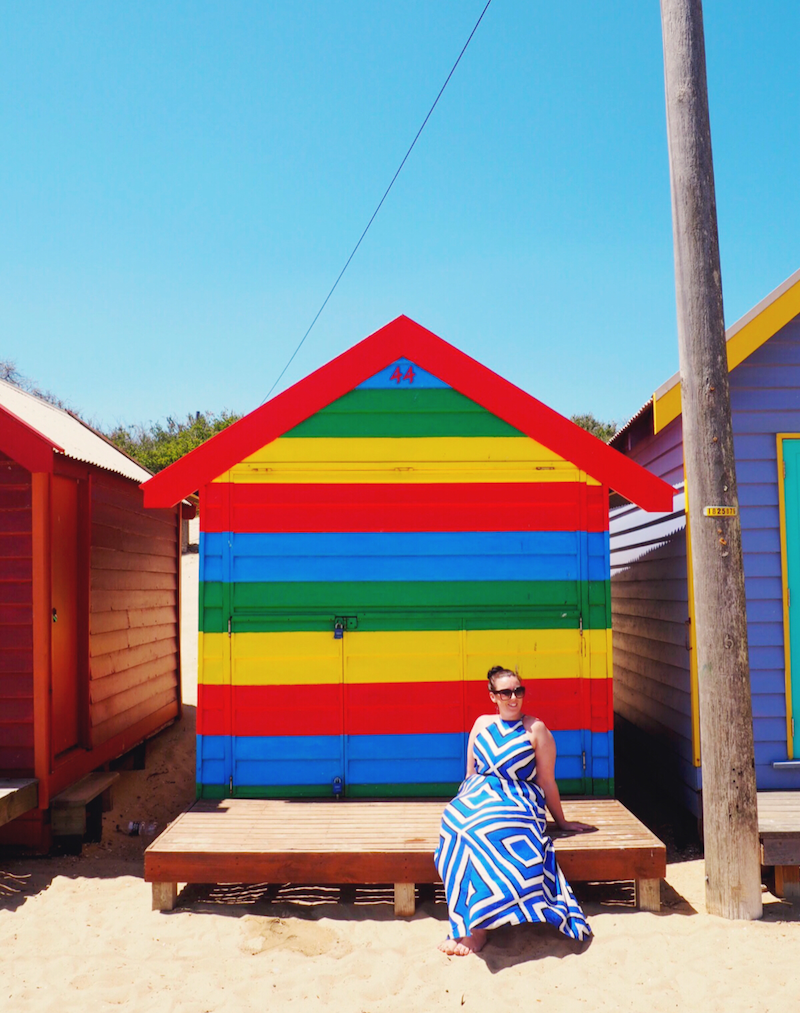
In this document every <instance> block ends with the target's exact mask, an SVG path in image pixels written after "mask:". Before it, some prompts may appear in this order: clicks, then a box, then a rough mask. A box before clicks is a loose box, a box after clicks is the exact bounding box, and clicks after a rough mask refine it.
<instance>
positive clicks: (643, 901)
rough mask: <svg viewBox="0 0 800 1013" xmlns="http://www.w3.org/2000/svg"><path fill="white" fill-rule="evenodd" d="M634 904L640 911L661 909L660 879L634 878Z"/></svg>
mask: <svg viewBox="0 0 800 1013" xmlns="http://www.w3.org/2000/svg"><path fill="white" fill-rule="evenodd" d="M636 906H637V907H638V908H639V910H640V911H656V912H658V911H660V910H661V880H660V879H637V880H636Z"/></svg>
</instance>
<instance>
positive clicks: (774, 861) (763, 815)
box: [758, 791, 800, 901]
mask: <svg viewBox="0 0 800 1013" xmlns="http://www.w3.org/2000/svg"><path fill="white" fill-rule="evenodd" d="M758 836H759V840H760V842H761V864H762V865H766V866H774V867H775V893H776V894H777V895H778V896H779V897H786V898H787V900H792V901H800V791H760V792H759V793H758Z"/></svg>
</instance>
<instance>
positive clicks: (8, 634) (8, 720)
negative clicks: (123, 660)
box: [0, 454, 33, 776]
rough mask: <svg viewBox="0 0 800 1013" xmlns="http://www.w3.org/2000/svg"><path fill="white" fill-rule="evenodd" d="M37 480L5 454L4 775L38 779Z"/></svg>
mask: <svg viewBox="0 0 800 1013" xmlns="http://www.w3.org/2000/svg"><path fill="white" fill-rule="evenodd" d="M31 579H32V571H31V476H30V472H28V471H26V470H25V469H24V468H21V467H19V465H17V464H16V463H15V462H14V461H11V460H10V459H9V458H8V457H6V456H5V455H4V454H0V775H6V776H8V775H13V774H33V635H32V627H31V623H32V598H31Z"/></svg>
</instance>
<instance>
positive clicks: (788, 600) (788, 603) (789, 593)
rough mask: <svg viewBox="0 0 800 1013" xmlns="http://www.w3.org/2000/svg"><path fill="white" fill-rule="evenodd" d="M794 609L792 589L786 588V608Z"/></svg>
mask: <svg viewBox="0 0 800 1013" xmlns="http://www.w3.org/2000/svg"><path fill="white" fill-rule="evenodd" d="M791 607H792V591H791V588H788V587H787V588H786V608H787V609H789V608H791Z"/></svg>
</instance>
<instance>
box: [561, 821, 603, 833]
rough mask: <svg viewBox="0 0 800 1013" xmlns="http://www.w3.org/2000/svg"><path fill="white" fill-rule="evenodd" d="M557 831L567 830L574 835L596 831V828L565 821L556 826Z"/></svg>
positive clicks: (588, 824) (587, 824) (586, 824)
mask: <svg viewBox="0 0 800 1013" xmlns="http://www.w3.org/2000/svg"><path fill="white" fill-rule="evenodd" d="M558 829H559V830H569V831H572V832H574V833H576V834H585V833H588V832H589V831H591V830H597V827H593V826H592V825H591V824H590V823H578V822H576V821H574V820H572V821H570V820H565V821H564V822H563V823H559V824H558Z"/></svg>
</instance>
